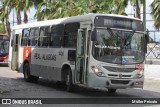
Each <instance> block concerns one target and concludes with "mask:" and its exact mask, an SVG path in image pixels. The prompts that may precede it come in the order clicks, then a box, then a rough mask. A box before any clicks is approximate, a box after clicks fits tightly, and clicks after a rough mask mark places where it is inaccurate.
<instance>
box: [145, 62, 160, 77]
mask: <svg viewBox="0 0 160 107" xmlns="http://www.w3.org/2000/svg"><path fill="white" fill-rule="evenodd" d="M144 70H145V72H144V75H145V79H154V80H160V64H159V65H158V64H157V65H155V64H145V68H144Z"/></svg>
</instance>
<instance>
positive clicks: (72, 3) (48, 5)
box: [35, 0, 112, 20]
mask: <svg viewBox="0 0 160 107" xmlns="http://www.w3.org/2000/svg"><path fill="white" fill-rule="evenodd" d="M111 8H112V0H107V1H106V0H55V1H54V2H48V0H44V1H43V2H41V3H40V4H39V5H38V8H37V12H36V14H35V17H36V18H37V19H38V20H44V19H54V18H62V17H69V16H76V15H83V14H85V13H91V12H92V11H93V10H94V11H97V12H100V13H109V12H110V10H111Z"/></svg>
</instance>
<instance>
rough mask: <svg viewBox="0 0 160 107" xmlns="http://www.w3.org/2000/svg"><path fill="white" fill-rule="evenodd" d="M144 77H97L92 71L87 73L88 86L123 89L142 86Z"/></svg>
mask: <svg viewBox="0 0 160 107" xmlns="http://www.w3.org/2000/svg"><path fill="white" fill-rule="evenodd" d="M143 84H144V77H141V78H136V79H134V78H129V79H124V78H107V77H98V76H97V75H95V74H94V73H91V74H89V78H88V84H87V85H88V86H89V87H92V88H104V87H105V88H113V89H125V88H143Z"/></svg>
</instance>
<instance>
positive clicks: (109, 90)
mask: <svg viewBox="0 0 160 107" xmlns="http://www.w3.org/2000/svg"><path fill="white" fill-rule="evenodd" d="M116 90H117V89H112V88H109V89H108V92H109V93H115V92H116Z"/></svg>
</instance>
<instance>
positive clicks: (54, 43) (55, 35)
mask: <svg viewBox="0 0 160 107" xmlns="http://www.w3.org/2000/svg"><path fill="white" fill-rule="evenodd" d="M63 35H64V25H57V26H52V27H51V41H50V46H51V47H61V41H62V37H63Z"/></svg>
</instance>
